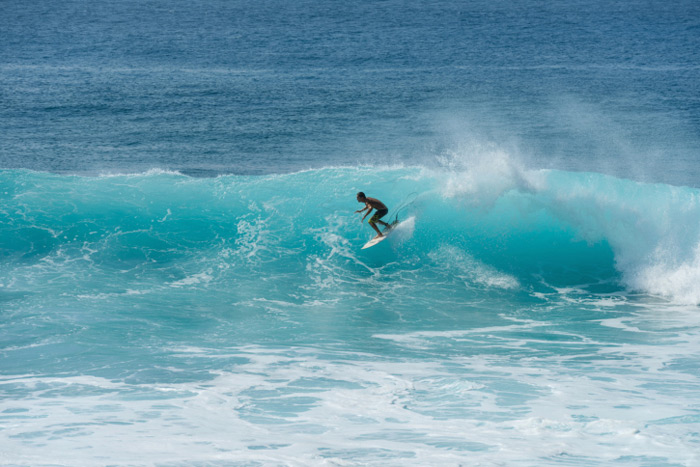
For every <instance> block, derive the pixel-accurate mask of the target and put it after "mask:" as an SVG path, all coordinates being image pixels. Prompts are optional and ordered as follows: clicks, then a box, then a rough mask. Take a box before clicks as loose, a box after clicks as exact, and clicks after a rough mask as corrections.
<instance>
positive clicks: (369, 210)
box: [360, 204, 372, 222]
mask: <svg viewBox="0 0 700 467" xmlns="http://www.w3.org/2000/svg"><path fill="white" fill-rule="evenodd" d="M367 207H368V208H369V209H368V210H367V213H366V214H365V215H364V216H363V217H362V220H361V221H360V222H364V220H365V217H367V216H369V213H370V212H372V206H370V205H369V204H368V205H367ZM363 211H364V209H363Z"/></svg>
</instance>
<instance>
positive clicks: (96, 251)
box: [0, 157, 700, 466]
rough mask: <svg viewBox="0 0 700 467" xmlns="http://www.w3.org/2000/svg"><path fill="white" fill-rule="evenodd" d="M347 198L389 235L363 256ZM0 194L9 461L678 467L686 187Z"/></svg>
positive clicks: (6, 177)
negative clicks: (372, 206)
mask: <svg viewBox="0 0 700 467" xmlns="http://www.w3.org/2000/svg"><path fill="white" fill-rule="evenodd" d="M367 186H371V187H372V191H371V192H369V191H368V194H369V195H372V194H375V192H376V193H381V195H382V200H383V201H384V202H385V203H386V204H387V205H388V206H389V207H390V209H391V208H392V207H394V208H396V207H399V208H400V209H399V210H398V211H397V210H396V209H394V210H393V212H392V213H391V214H390V216H398V218H399V220H401V221H402V224H401V225H400V227H399V228H398V229H397V231H396V232H395V233H394V234H392V235H391V237H390V238H388V239H387V241H385V242H383V243H382V244H380V245H378V246H377V247H374V248H371V249H369V250H364V251H363V250H360V247H361V246H362V244H363V243H364V242H365V241H366V240H367V239H369V238H370V237H371V235H372V232H371V229H370V228H369V227H368V226H367V224H366V223H365V224H361V223H360V222H359V219H360V218H359V217H357V215H356V214H354V213H353V212H354V210H355V209H357V208H358V206H357V202H356V201H355V199H354V195H355V193H356V192H357V191H360V190H361V189H363V188H365V187H367ZM0 194H1V195H2V199H3V203H2V208H0V221H1V222H0V242H1V243H0V244H1V245H2V252H3V261H2V263H1V266H0V267H1V268H2V269H1V271H0V277H2V283H0V297H2V314H3V318H4V319H3V322H2V334H1V335H2V341H3V342H2V344H3V350H2V362H3V363H2V376H1V380H0V390H2V393H3V405H2V412H1V416H2V420H3V429H2V431H1V432H0V439H2V444H1V445H2V446H3V448H2V458H3V463H4V464H8V465H49V464H51V465H53V464H58V465H78V466H79V465H85V466H87V465H96V464H119V465H145V464H148V465H271V464H272V465H274V464H286V465H310V464H328V465H347V464H351V465H359V464H362V465H380V464H385V465H437V464H443V465H444V464H448V465H455V464H465V465H504V464H508V465H535V464H537V465H589V464H598V463H600V464H605V463H612V462H615V463H622V464H625V465H627V464H633V465H692V464H694V463H696V462H697V461H698V454H697V453H698V450H697V446H698V442H699V439H698V432H697V426H698V422H699V421H700V414H699V412H698V411H699V410H700V409H699V407H698V404H697V394H698V390H699V389H700V377H699V376H698V371H697V370H698V366H697V362H698V361H699V359H698V357H699V355H698V349H700V345H699V344H700V319H699V318H698V313H697V304H698V303H699V302H700V292H699V290H700V289H698V287H697V283H698V281H697V279H698V275H699V272H700V260H699V259H698V251H699V248H700V247H699V246H700V230H699V226H698V223H697V222H696V221H691V219H697V218H698V215H699V214H700V198H699V197H698V194H699V191H698V190H697V189H695V188H686V187H674V186H669V185H663V184H645V183H641V182H637V181H631V180H625V179H620V178H615V177H612V176H609V175H602V174H595V173H582V172H565V171H557V170H533V169H525V168H523V167H522V166H520V165H519V164H517V163H514V162H513V161H511V160H510V159H508V158H507V157H501V158H500V159H499V158H498V157H495V158H491V159H490V162H489V164H488V169H487V167H486V166H478V165H477V166H476V167H474V168H473V170H470V169H468V168H465V167H462V168H455V167H450V168H445V167H443V168H441V169H436V168H433V169H427V168H425V167H410V166H409V167H396V166H395V167H328V168H322V169H314V170H307V171H301V172H296V173H289V174H272V175H266V176H238V175H222V176H219V177H215V178H193V177H189V176H185V175H182V174H179V173H176V172H168V171H162V170H152V171H149V172H146V173H136V174H112V175H103V176H77V175H70V176H68V175H57V174H49V173H40V172H34V171H29V170H3V171H1V172H0ZM49 459H50V462H49Z"/></svg>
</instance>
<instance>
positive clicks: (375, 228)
mask: <svg viewBox="0 0 700 467" xmlns="http://www.w3.org/2000/svg"><path fill="white" fill-rule="evenodd" d="M369 225H371V226H372V228H373V229H374V230H375V231H376V232H377V237H383V236H384V235H382V233H381V232H380V231H379V227H377V224H375V223H374V222H372V221H370V222H369Z"/></svg>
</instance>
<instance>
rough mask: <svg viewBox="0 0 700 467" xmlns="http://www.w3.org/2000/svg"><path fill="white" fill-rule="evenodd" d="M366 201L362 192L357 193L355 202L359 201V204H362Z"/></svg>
mask: <svg viewBox="0 0 700 467" xmlns="http://www.w3.org/2000/svg"><path fill="white" fill-rule="evenodd" d="M366 199H367V197H366V196H365V194H364V193H363V192H361V191H360V192H359V193H357V201H359V202H360V203H364V202H365V200H366Z"/></svg>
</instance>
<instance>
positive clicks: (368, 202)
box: [355, 192, 389, 238]
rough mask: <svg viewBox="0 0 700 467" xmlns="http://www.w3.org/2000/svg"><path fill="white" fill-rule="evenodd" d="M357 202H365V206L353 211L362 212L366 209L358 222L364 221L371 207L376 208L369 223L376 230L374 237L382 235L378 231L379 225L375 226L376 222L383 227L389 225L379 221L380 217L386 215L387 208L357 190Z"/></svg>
mask: <svg viewBox="0 0 700 467" xmlns="http://www.w3.org/2000/svg"><path fill="white" fill-rule="evenodd" d="M357 202H358V203H365V207H364V208H362V209H358V210H357V211H355V212H362V211H365V210H367V214H365V215H364V217H363V218H362V220H360V222H364V220H365V217H367V216H368V215H369V213H370V212H372V209H376V212H375V213H374V215H373V216H372V217H371V218H370V219H369V225H371V226H372V228H373V229H374V230H376V231H377V236H376V237H375V238H379V237H383V236H384V235H382V233H381V232H380V231H379V227H377V223H379V224H382V225H383V226H384V227H389V224H387V223H386V222H383V221H380V220H379V219H381V218H382V217H384V216H386V215H387V213H388V212H389V209H388V208H387V207H386V206H385V205H384V203H382V202H381V201H379V200H378V199H376V198H368V197H366V196H365V194H364V193H363V192H359V193H358V194H357Z"/></svg>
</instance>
